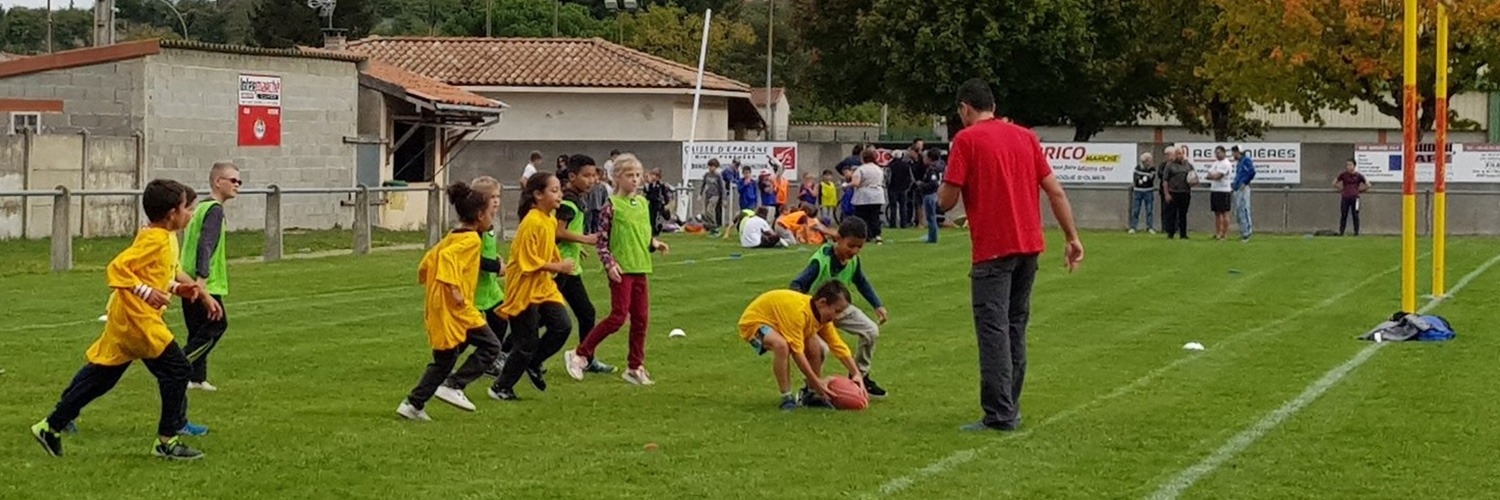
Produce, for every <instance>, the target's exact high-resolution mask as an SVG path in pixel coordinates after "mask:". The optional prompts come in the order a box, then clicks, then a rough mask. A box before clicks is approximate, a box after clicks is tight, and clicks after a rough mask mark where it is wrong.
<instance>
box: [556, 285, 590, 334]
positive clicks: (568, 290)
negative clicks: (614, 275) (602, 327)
mask: <svg viewBox="0 0 1500 500" xmlns="http://www.w3.org/2000/svg"><path fill="white" fill-rule="evenodd" d="M554 281H556V282H557V289H558V291H560V292H562V296H563V300H565V301H567V302H568V307H569V308H572V309H573V316H574V317H575V318H577V319H578V341H579V342H583V338H584V337H587V336H588V334H589V332H591V331H594V322H595V316H596V315H597V314H598V313H597V312H596V311H594V303H593V302H590V301H589V289H588V288H587V287H584V286H583V277H582V276H574V275H571V274H559V275H557V278H556V279H555V280H554Z"/></svg>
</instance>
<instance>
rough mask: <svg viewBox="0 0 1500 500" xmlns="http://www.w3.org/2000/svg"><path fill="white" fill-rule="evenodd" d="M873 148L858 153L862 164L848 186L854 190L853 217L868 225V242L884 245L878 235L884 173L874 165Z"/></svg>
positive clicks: (882, 200)
mask: <svg viewBox="0 0 1500 500" xmlns="http://www.w3.org/2000/svg"><path fill="white" fill-rule="evenodd" d="M875 159H876V152H875V148H865V150H864V152H863V153H860V160H861V161H863V162H864V164H862V165H860V166H859V168H857V169H855V170H854V176H853V178H851V179H850V185H851V186H852V187H853V188H854V215H856V216H858V217H859V218H861V219H864V220H865V222H868V223H869V224H870V240H871V241H874V242H875V243H876V244H881V243H884V242H885V241H884V239H882V238H881V236H880V234H881V231H880V212H881V210H882V209H883V208H884V206H885V202H886V192H885V171H884V170H883V169H881V168H880V165H876V164H875Z"/></svg>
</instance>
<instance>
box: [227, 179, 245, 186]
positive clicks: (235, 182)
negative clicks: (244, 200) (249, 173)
mask: <svg viewBox="0 0 1500 500" xmlns="http://www.w3.org/2000/svg"><path fill="white" fill-rule="evenodd" d="M224 180H225V181H228V182H229V183H230V184H234V185H236V186H243V185H244V184H245V182H244V181H241V180H239V179H237V178H231V177H225V178H224Z"/></svg>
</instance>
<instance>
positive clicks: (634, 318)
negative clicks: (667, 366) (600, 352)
mask: <svg viewBox="0 0 1500 500" xmlns="http://www.w3.org/2000/svg"><path fill="white" fill-rule="evenodd" d="M646 278H647V275H645V274H622V275H620V282H619V283H615V282H613V281H611V282H610V283H609V303H610V308H609V317H607V318H604V321H602V322H600V323H599V325H598V326H595V327H594V331H591V332H589V336H588V337H587V338H584V339H583V342H582V343H580V344H578V349H577V350H576V351H574V353H575V354H577V355H579V356H582V357H583V358H584V359H592V358H593V357H594V350H595V349H597V348H599V343H600V342H604V339H606V338H608V337H609V336H610V335H614V334H615V332H617V331H619V330H620V327H622V326H625V318H626V316H629V317H630V356H629V360H628V363H629V364H628V365H626V366H628V367H629V368H630V369H632V370H634V369H636V368H640V367H641V365H642V364H644V363H645V362H646V327H647V326H648V325H649V320H650V317H651V297H650V292H649V290H648V287H647V285H646Z"/></svg>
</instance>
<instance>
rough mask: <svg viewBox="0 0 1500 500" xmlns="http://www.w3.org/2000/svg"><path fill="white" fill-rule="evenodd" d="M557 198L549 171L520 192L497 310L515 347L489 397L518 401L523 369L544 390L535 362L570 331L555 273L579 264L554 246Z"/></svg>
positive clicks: (559, 199) (548, 354)
mask: <svg viewBox="0 0 1500 500" xmlns="http://www.w3.org/2000/svg"><path fill="white" fill-rule="evenodd" d="M562 202H563V194H562V184H561V183H559V182H558V180H557V176H555V175H552V174H550V173H539V174H536V175H533V176H531V178H530V179H528V180H527V181H526V187H525V188H523V190H522V191H521V206H520V208H519V209H518V210H517V211H516V214H517V216H518V217H520V218H521V224H520V225H519V226H517V227H516V238H515V240H513V241H511V243H510V260H508V261H506V262H505V292H506V297H505V303H504V304H501V305H500V311H499V313H500V317H501V318H505V319H506V320H508V321H510V341H511V343H513V344H514V347H512V348H511V350H510V355H509V356H507V357H506V360H505V367H504V368H502V369H501V370H500V376H499V377H497V378H495V385H494V386H491V387H490V391H489V393H490V397H491V398H495V399H498V400H501V401H515V400H519V399H520V397H518V396H516V382H518V381H520V380H521V373H522V372H525V373H526V374H527V376H529V377H530V378H531V383H532V385H534V386H536V388H537V390H539V391H545V390H547V382H546V380H545V379H543V378H542V372H541V370H540V368H539V367H541V366H542V363H544V362H545V361H546V360H547V358H549V357H552V355H553V354H556V353H557V351H558V350H559V349H562V346H563V344H566V343H567V342H568V334H569V333H572V329H573V323H572V322H571V321H569V320H568V308H567V306H564V305H563V300H564V299H563V295H562V293H561V292H559V291H558V289H557V281H556V279H555V278H554V276H555V275H565V274H566V275H571V274H573V273H574V272H575V271H576V270H577V265H578V264H577V262H576V261H572V260H564V259H563V258H562V254H561V253H560V252H559V251H558V248H557V227H558V222H557V218H556V217H553V215H552V214H553V212H556V211H557V207H559V206H561V205H562ZM606 207H607V205H606ZM648 229H649V228H648ZM542 328H546V329H547V334H546V336H541V335H539V334H540V332H541V329H542Z"/></svg>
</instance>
